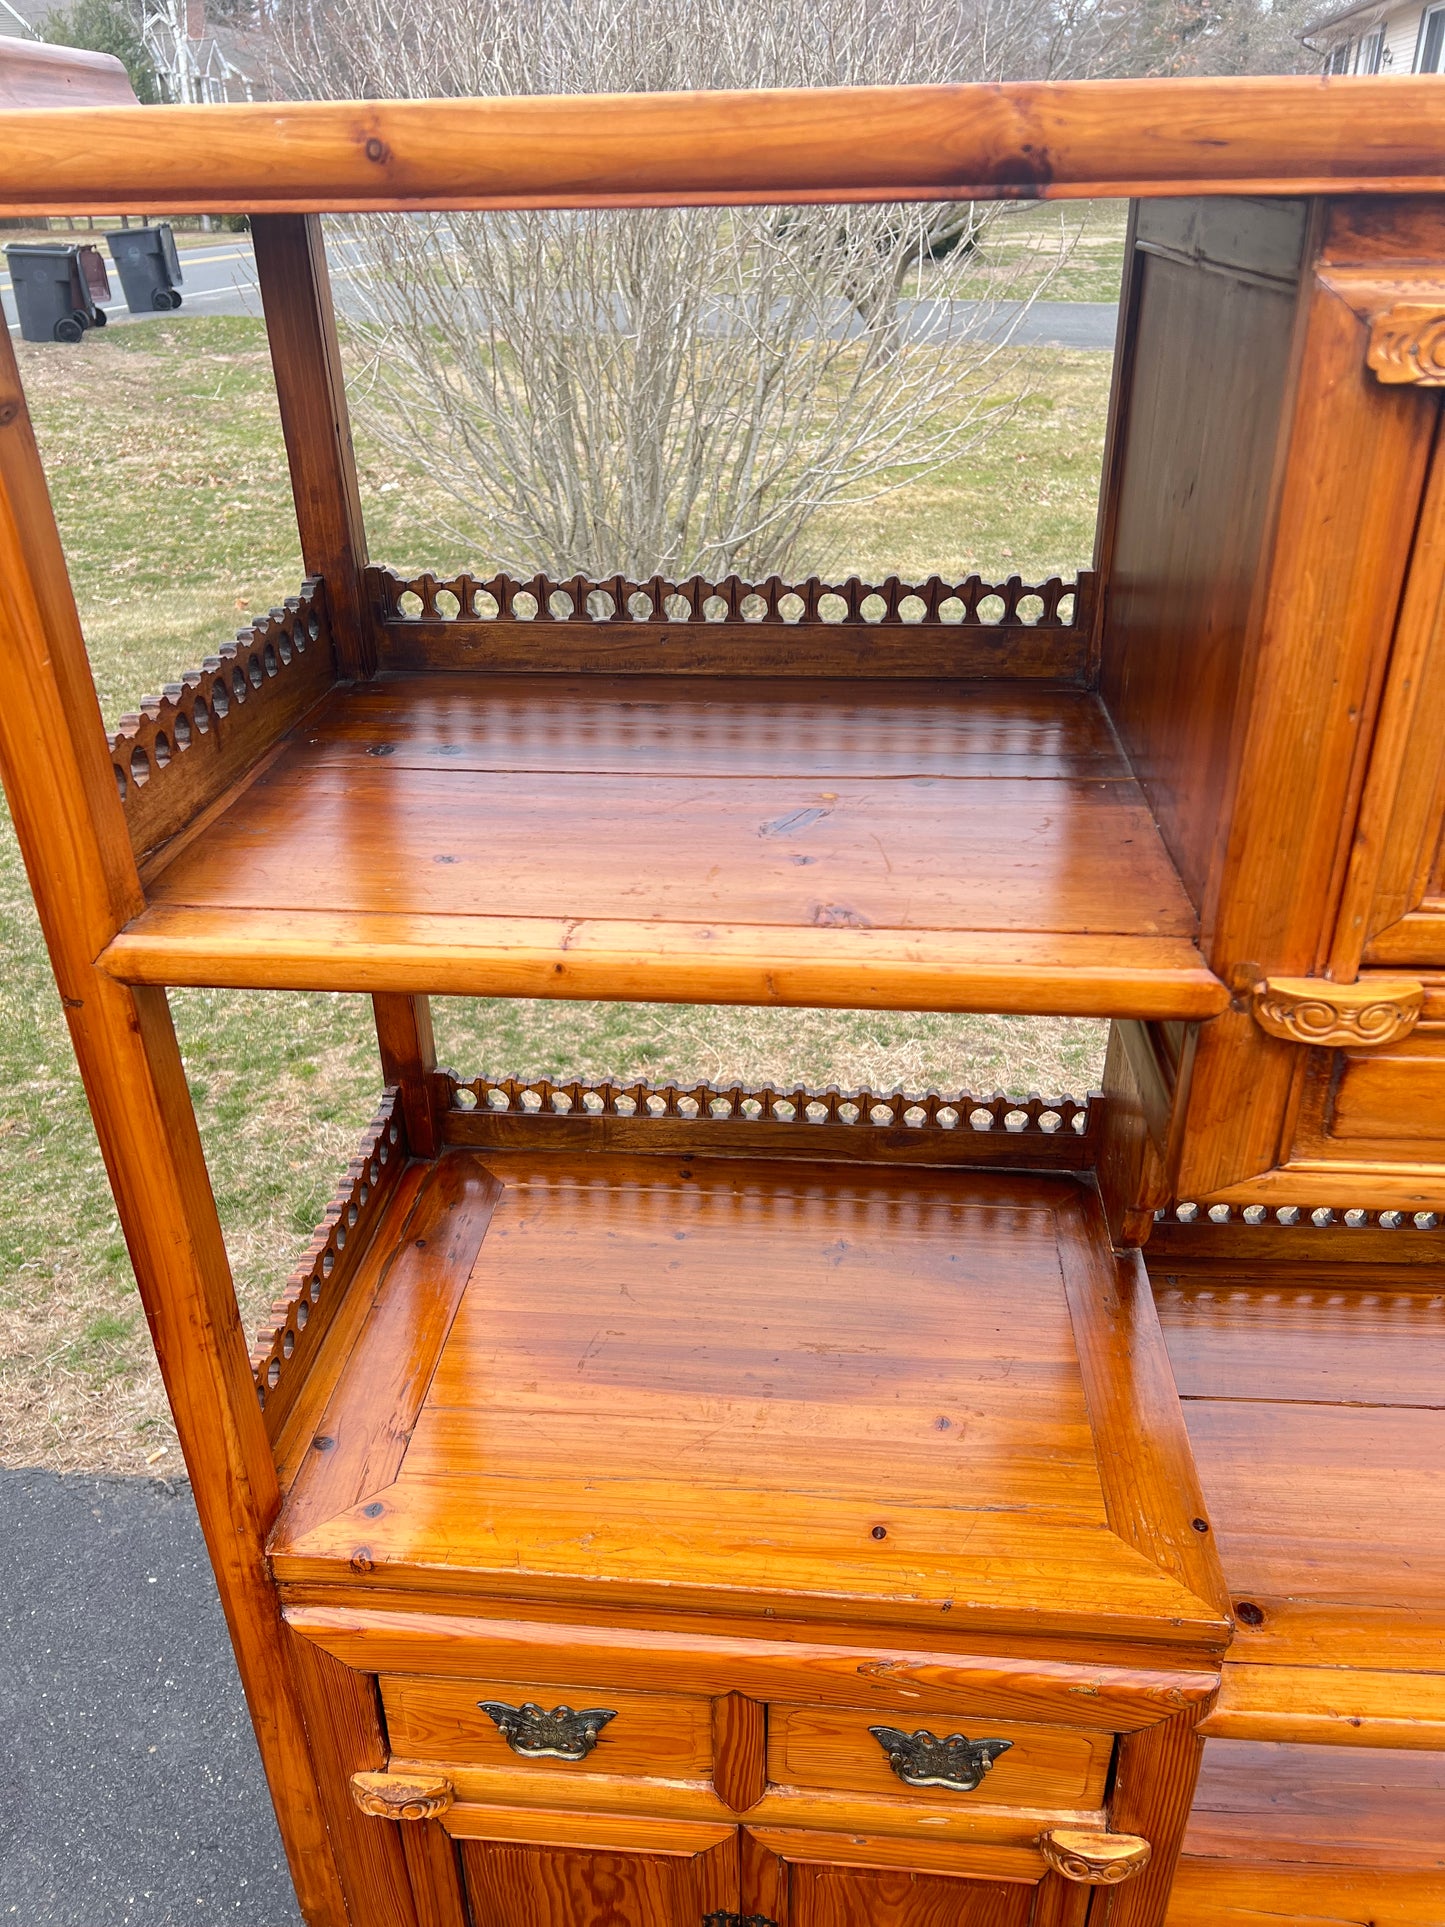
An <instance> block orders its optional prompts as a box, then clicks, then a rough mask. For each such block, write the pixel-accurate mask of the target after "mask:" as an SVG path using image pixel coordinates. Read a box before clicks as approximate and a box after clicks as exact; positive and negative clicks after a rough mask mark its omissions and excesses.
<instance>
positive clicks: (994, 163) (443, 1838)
mask: <svg viewBox="0 0 1445 1927" xmlns="http://www.w3.org/2000/svg"><path fill="white" fill-rule="evenodd" d="M0 78H3V79H4V81H5V86H6V90H7V91H6V92H5V94H4V98H5V99H6V100H7V101H8V100H10V99H13V98H16V97H17V96H20V97H22V98H23V102H24V103H28V105H29V106H30V108H31V111H28V112H19V113H14V112H7V113H6V114H3V115H0V210H3V211H5V212H48V211H52V210H59V209H62V208H65V207H76V206H78V207H82V208H83V207H86V206H90V205H95V204H99V203H101V202H104V203H105V204H106V205H124V206H126V207H134V208H137V209H141V208H146V207H153V206H164V207H166V208H168V209H183V208H187V207H191V206H194V207H197V208H203V209H206V210H209V211H215V210H217V209H221V210H227V209H234V210H237V211H243V212H246V213H249V214H250V215H251V216H252V233H253V237H254V243H255V252H256V263H257V270H258V277H259V282H260V288H261V294H262V299H263V303H264V308H265V314H266V321H267V326H268V330H269V335H270V342H271V349H272V356H273V362H274V367H275V373H276V381H277V390H278V395H279V399H280V406H281V418H282V424H283V428H284V431H285V438H286V447H287V454H288V458H289V462H290V470H291V479H292V483H293V487H294V493H295V500H296V510H297V519H298V525H299V529H300V535H301V547H302V554H303V558H304V565H305V570H306V579H305V580H304V582H302V583H301V584H299V585H298V592H297V594H296V596H295V597H294V598H292V599H291V600H289V601H288V602H287V603H286V605H285V606H284V607H283V608H280V609H277V610H275V611H272V612H271V613H270V614H269V615H266V616H264V617H262V618H261V619H259V620H257V621H256V622H255V623H253V624H252V626H251V627H249V628H248V629H246V630H245V631H243V632H242V633H241V634H240V635H239V636H238V637H237V638H236V640H235V641H234V642H232V643H229V644H227V645H226V646H225V647H224V648H222V649H221V650H219V651H218V653H217V654H216V655H215V656H214V657H212V658H210V659H208V660H207V661H206V662H205V663H204V664H202V665H201V666H200V667H199V668H198V669H196V670H195V671H193V672H192V673H190V674H188V675H185V676H184V677H182V679H181V680H180V681H178V682H177V683H175V684H172V685H170V686H168V687H167V688H166V689H165V691H164V692H163V693H162V694H160V695H159V696H158V697H156V698H155V699H154V700H153V701H150V702H147V703H145V704H143V705H142V706H141V709H140V711H139V712H138V713H137V714H136V715H134V716H132V717H128V718H126V719H125V720H124V721H123V722H122V724H121V726H120V728H119V729H118V731H117V732H116V734H115V735H114V736H113V737H110V738H107V736H106V735H105V733H104V730H103V728H102V724H101V719H100V715H99V711H98V707H97V704H96V700H95V694H94V689H93V686H92V683H91V680H90V676H89V672H88V665H87V663H86V659H85V652H84V646H83V642H82V638H81V633H80V625H79V621H78V618H77V615H76V611H75V606H74V603H73V600H72V598H71V594H70V589H69V585H68V580H67V576H66V571H65V564H64V558H63V555H62V553H61V549H60V545H59V540H58V536H57V532H56V527H55V522H54V518H53V515H52V513H51V509H50V504H49V500H48V496H47V493H46V487H45V481H44V477H43V475H42V472H41V467H40V463H39V458H38V454H37V450H36V446H35V442H34V438H33V435H32V433H31V429H30V424H29V418H28V415H27V413H26V408H25V401H24V397H23V394H22V391H21V388H20V383H19V378H18V373H17V369H16V366H15V361H14V356H13V353H12V351H11V349H10V347H9V345H8V337H7V338H6V341H5V344H4V345H0V674H3V695H4V700H3V702H0V766H3V770H4V775H5V781H6V788H7V792H8V794H9V797H10V801H11V805H12V808H13V811H14V815H15V821H16V826H17V830H18V832H19V836H20V840H21V844H22V847H23V849H24V853H25V858H26V862H27V864H28V866H29V872H30V876H31V880H32V883H33V886H34V890H35V895H36V901H37V904H38V906H39V910H40V915H41V918H42V921H43V924H44V927H45V932H46V936H47V940H48V942H49V945H50V949H51V954H52V957H53V959H54V964H55V971H56V978H57V982H58V986H59V990H60V994H61V996H62V998H63V1000H64V1005H65V1009H66V1014H67V1017H68V1019H69V1022H70V1026H71V1031H72V1034H73V1037H74V1040H75V1045H76V1051H77V1055H78V1058H79V1061H80V1066H81V1070H82V1073H83V1075H84V1078H85V1081H86V1087H87V1091H88V1094H89V1097H90V1101H91V1105H92V1110H93V1112H94V1116H95V1121H96V1127H97V1130H98V1132H99V1135H100V1141H101V1144H102V1148H103V1150H104V1152H105V1156H106V1160H107V1164H108V1167H109V1170H110V1174H111V1179H112V1183H113V1185H114V1189H115V1194H116V1199H117V1204H118V1207H119V1210H120V1214H121V1218H122V1221H123V1224H124V1227H125V1231H126V1236H127V1239H128V1241H129V1246H130V1250H131V1254H132V1258H133V1261H134V1264H135V1270H136V1275H137V1278H138V1281H139V1284H140V1289H141V1292H142V1296H143V1298H144V1301H145V1306H146V1311H147V1315H148V1317H149V1320H150V1323H151V1328H152V1331H153V1334H154V1337H155V1342H156V1348H157V1352H158V1355H159V1357H160V1361H161V1366H162V1370H163V1372H164V1375H165V1380H166V1385H167V1389H168V1392H169V1395H170V1398H171V1402H172V1406H173V1408H174V1411H175V1414H176V1421H177V1425H178V1429H179V1432H180V1436H181V1441H182V1444H183V1447H184V1449H185V1453H186V1460H187V1466H188V1468H189V1471H190V1474H191V1478H192V1481H193V1484H194V1489H195V1493H196V1499H197V1503H198V1506H199V1509H200V1514H201V1519H202V1524H203V1526H204V1529H205V1532H206V1536H207V1541H208V1545H209V1547H210V1550H211V1555H212V1559H213V1563H214V1566H215V1571H216V1578H217V1583H218V1586H219V1589H220V1593H221V1598H222V1601H223V1604H224V1606H225V1609H226V1613H227V1618H228V1622H229V1624H230V1628H231V1632H232V1636H233V1639H234V1643H235V1648H236V1654H237V1659H238V1662H239V1665H240V1668H241V1674H242V1678H243V1680H244V1682H245V1686H246V1691H247V1695H248V1699H249V1702H250V1706H251V1709H252V1713H253V1716H254V1719H255V1723H256V1730H257V1734H258V1738H259V1740H260V1744H261V1751H262V1756H263V1759H264V1762H265V1766H266V1771H267V1774H268V1776H269V1780H270V1785H271V1789H272V1792H273V1795H274V1798H275V1803H276V1810H277V1814H278V1818H279V1820H280V1824H281V1829H282V1833H283V1837H284V1839H285V1842H286V1848H287V1853H288V1856H289V1859H290V1864H291V1867H292V1871H293V1874H294V1877H295V1880H296V1885H297V1891H298V1894H299V1895H300V1899H301V1905H302V1909H303V1912H304V1914H305V1916H306V1918H307V1920H308V1922H309V1923H311V1927H865V1923H866V1927H1105V1923H1107V1927H1163V1923H1165V1922H1166V1921H1167V1922H1168V1923H1170V1927H1204V1924H1205V1923H1209V1927H1214V1924H1215V1923H1235V1924H1236V1927H1249V1924H1250V1923H1253V1927H1259V1923H1261V1922H1263V1921H1265V1920H1268V1921H1272V1922H1276V1923H1277V1922H1280V1921H1284V1920H1288V1921H1299V1922H1357V1923H1362V1922H1366V1921H1368V1922H1377V1923H1383V1922H1390V1923H1394V1927H1404V1923H1409V1924H1410V1927H1428V1923H1436V1924H1437V1927H1438V1923H1440V1922H1442V1921H1445V1662H1442V1653H1445V1643H1442V1642H1445V1558H1442V1554H1441V1551H1440V1548H1441V1545H1442V1544H1445V1478H1442V1470H1441V1468H1442V1467H1445V1431H1442V1426H1441V1412H1442V1407H1441V1398H1440V1390H1439V1388H1440V1385H1441V1383H1442V1382H1445V1369H1442V1368H1445V1263H1442V1253H1445V1102H1442V1100H1445V937H1442V934H1441V933H1442V931H1445V728H1442V723H1445V693H1442V691H1445V685H1442V677H1445V655H1442V650H1445V643H1442V642H1441V641H1440V631H1441V610H1442V607H1445V594H1442V592H1445V465H1442V464H1445V457H1442V455H1441V452H1440V449H1439V446H1438V439H1439V413H1440V391H1441V388H1442V386H1445V348H1442V346H1441V343H1442V341H1445V160H1442V150H1441V147H1440V142H1439V127H1440V125H1441V116H1442V114H1445V82H1442V81H1439V80H1434V79H1431V80H1422V81H1408V80H1400V81H1395V80H1390V81H1385V82H1373V81H1359V82H1346V83H1329V84H1324V83H1314V82H1279V83H1276V82H1236V81H1229V82H1220V83H1199V84H1195V83H1189V82H1170V83H1165V84H1161V85H1159V86H1153V85H1148V86H1145V85H1139V86H1132V87H1124V88H1122V89H1121V88H1120V87H1117V86H1113V85H1103V84H1100V85H1090V86H1074V87H1052V88H1037V87H1027V86H1019V87H1015V88H1004V89H991V90H982V89H980V90H973V89H967V88H964V89H948V88H939V89H931V88H914V89H910V88H898V89H885V90H876V91H873V92H865V93H861V94H859V95H857V96H856V97H851V96H850V97H849V99H848V102H847V107H846V111H842V109H841V107H840V103H839V102H838V101H837V100H836V99H835V98H834V97H832V96H829V95H827V94H822V93H819V94H810V95H787V94H773V95H759V96H747V95H739V96H705V95H697V96H689V97H686V98H679V99H667V98H660V97H658V98H652V99H633V100H623V101H596V102H591V103H584V102H576V101H571V102H566V103H552V102H548V101H513V102H451V103H432V104H429V105H427V106H424V107H420V108H418V107H417V106H415V105H414V104H410V105H409V104H405V103H387V102H372V103H367V104H366V105H365V106H353V105H345V104H342V105H332V106H319V107H318V106H312V107H254V108H216V109H204V110H194V111H193V110H187V109H180V108H172V109H164V110H147V109H142V108H138V107H134V106H129V105H125V104H124V103H123V99H122V93H123V90H122V88H121V84H120V83H119V82H118V81H117V80H116V77H115V70H114V69H113V67H112V68H108V67H107V66H106V65H105V63H104V62H97V60H96V59H95V58H94V57H70V56H67V55H65V54H62V53H59V52H55V51H42V52H39V53H37V52H35V51H33V50H31V51H29V52H27V55H26V62H25V66H24V70H23V72H22V71H21V69H20V67H18V66H16V65H15V64H14V63H11V66H10V68H9V69H8V70H7V69H6V68H5V65H4V62H3V61H0ZM85 101H88V102H89V103H90V104H89V105H80V104H76V103H78V102H85ZM1019 192H1048V193H1054V194H1079V195H1082V194H1089V193H1096V194H1104V193H1106V194H1111V195H1119V194H1127V195H1130V196H1132V197H1133V202H1134V211H1133V215H1132V219H1131V223H1130V230H1129V240H1128V261H1127V269H1126V276H1125V292H1124V301H1123V306H1122V311H1121V324H1120V335H1119V347H1118V356H1117V362H1116V370H1115V380H1114V393H1113V400H1112V407H1111V419H1110V430H1109V438H1108V448H1107V454H1106V463H1105V482H1104V491H1103V501H1102V508H1101V514H1100V522H1099V535H1098V544H1097V551H1096V556H1095V560H1094V567H1093V568H1092V569H1091V570H1088V571H1085V572H1082V573H1081V574H1079V575H1078V576H1077V578H1075V579H1072V580H1068V581H1065V580H1061V579H1052V580H1049V581H1047V582H1041V583H1029V582H1024V581H1021V580H1019V579H1018V578H1016V577H1014V578H1006V579H1002V578H995V579H989V578H987V577H972V578H969V579H968V580H967V581H964V582H942V581H938V580H931V581H928V582H915V583H911V582H903V581H898V580H891V579H890V580H888V581H885V582H881V583H877V584H868V583H860V582H857V581H855V580H852V579H847V580H842V581H835V582H827V583H825V582H816V581H810V582H806V583H800V584H788V583H783V582H779V581H769V582H764V583H747V582H739V581H736V580H728V581H725V582H705V581H701V580H696V579H693V580H689V581H684V582H674V581H664V580H661V579H654V580H651V581H643V582H634V581H629V580H626V579H623V578H621V577H617V578H612V579H609V580H606V581H597V582H593V581H583V580H557V579H553V578H550V577H546V576H541V577H538V578H536V579H535V580H533V581H529V582H520V581H514V580H512V579H511V578H508V577H495V578H488V579H482V578H479V577H472V576H462V577H458V578H454V579H451V580H441V579H438V578H437V577H436V576H435V575H432V574H421V575H416V576H410V577H404V576H399V575H397V574H394V573H393V572H391V571H390V570H387V569H384V568H381V567H376V566H373V565H372V563H371V561H370V559H369V556H368V553H367V548H366V540H365V532H364V528H363V523H362V517H361V512H360V506H359V501H358V495H357V487H356V477H355V471H354V465H353V460H352V454H351V446H350V437H349V431H348V427H347V412H346V398H345V392H344V386H343V382H342V378H341V360H340V351H339V347H338V341H337V334H336V326H335V321H334V317H333V312H332V303H331V296H330V291H329V286H328V280H327V271H326V260H325V252H324V248H323V244H322V232H321V226H320V214H321V212H323V211H325V210H328V209H365V208H380V207H403V206H404V207H416V208H426V207H432V208H447V207H466V206H494V207H507V206H528V205H539V204H540V205H564V206H565V205H602V206H606V205H634V204H639V203H640V204H644V205H646V204H651V203H657V204H669V203H686V202H689V201H694V202H695V201H721V202H727V201H730V200H731V201H739V200H745V199H749V198H759V197H764V198H773V199H777V200H779V201H784V202H785V201H788V200H790V199H793V200H797V199H813V200H818V199H822V200H827V199H837V200H846V199H857V198H874V199H889V198H894V199H897V198H915V199H916V198H924V199H937V198H941V197H945V196H969V197H973V198H980V197H988V196H989V195H997V194H1015V193H1019ZM186 984H197V985H220V986H235V987H239V988H251V987H273V988H274V987H281V988H290V989H295V990H317V989H344V990H351V991H365V992H369V993H371V995H372V996H373V999H374V1004H375V1012H376V1024H377V1033H378V1039H379V1045H380V1055H381V1065H382V1078H381V1081H382V1084H383V1086H384V1093H383V1097H382V1101H381V1106H380V1109H379V1111H378V1112H377V1115H376V1118H375V1121H374V1123H373V1125H372V1126H371V1128H370V1130H369V1131H368V1133H367V1135H366V1137H365V1139H364V1141H363V1142H362V1144H361V1145H360V1147H359V1148H358V1152H357V1156H356V1158H355V1160H354V1161H353V1163H352V1165H351V1167H350V1168H349V1170H348V1171H347V1172H346V1174H345V1176H344V1179H343V1181H342V1184H341V1187H340V1189H339V1190H338V1192H337V1194H336V1198H335V1201H334V1203H333V1204H332V1206H331V1208H330V1209H329V1210H328V1212H327V1214H326V1217H325V1219H324V1221H323V1223H322V1224H321V1226H320V1227H319V1228H318V1231H317V1233H316V1236H315V1239H314V1240H313V1242H312V1245H311V1247H310V1249H309V1251H308V1253H307V1254H306V1257H305V1259H304V1260H303V1262H302V1264H301V1265H300V1266H299V1267H298V1269H297V1271H296V1272H295V1274H294V1275H293V1277H292V1278H291V1279H290V1280H289V1281H288V1282H287V1284H286V1286H285V1288H284V1290H283V1291H282V1292H281V1294H280V1295H279V1296H278V1298H277V1300H276V1303H275V1306H274V1308H273V1311H272V1314H271V1317H270V1319H269V1321H268V1325H267V1329H266V1330H265V1331H264V1332H262V1333H260V1334H258V1335H256V1337H255V1339H254V1341H253V1342H252V1343H250V1344H249V1345H248V1340H247V1337H246V1335H245V1334H244V1333H243V1331H242V1329H241V1325H240V1321H239V1318H238V1315H237V1311H236V1304H235V1298H234V1294H233V1291H232V1288H231V1280H230V1273H229V1269H228V1265H227V1261H226V1255H225V1250H224V1246H223V1243H222V1239H221V1233H220V1227H219V1224H218V1221H217V1217H216V1212H215V1206H214V1202H213V1199H212V1194H211V1189H210V1185H209V1180H208V1177H207V1174H206V1170H205V1166H204V1163H203V1160H202V1157H201V1151H200V1144H199V1139H198V1137H197V1133H196V1127H195V1119H194V1115H193V1112H192V1109H191V1105H190V1101H189V1096H188V1093H187V1090H186V1085H185V1078H184V1073H183V1069H182V1065H181V1061H180V1057H179V1054H178V1051H177V1048H176V1042H175V1037H174V1033H173V1031H172V1028H171V1022H170V1014H169V1009H168V1005H167V1001H166V995H167V991H168V989H169V988H170V987H171V986H173V985H186ZM429 993H445V994H481V993H485V994H491V995H495V994H507V995H516V996H529V997H536V996H547V997H604V998H645V999H687V1000H702V1001H714V1002H732V1003H742V1004H747V1003H765V1002H767V1003H782V1004H794V1005H815V1006H834V1007H893V1008H904V1009H908V1008H917V1009H933V1010H956V1011H963V1010H995V1011H1013V1012H1044V1013H1047V1012H1052V1013H1075V1014H1086V1015H1088V1014H1092V1015H1097V1016H1105V1017H1108V1018H1110V1019H1112V1020H1113V1027H1112V1031H1111V1039H1110V1045H1109V1052H1108V1060H1107V1066H1106V1072H1105V1077H1104V1090H1103V1091H1102V1093H1096V1094H1094V1095H1093V1096H1091V1097H1090V1098H1088V1099H1087V1100H1086V1101H1085V1100H1079V1101H1076V1100H1074V1099H1070V1098H1062V1097H1061V1098H1058V1099H1047V1098H1039V1097H1030V1098H1028V1099H1026V1100H1024V1099H1011V1098H1004V1097H990V1096H976V1095H970V1094H968V1093H939V1092H936V1091H927V1092H919V1093H916V1094H908V1093H898V1092H890V1091H881V1092H879V1091H841V1090H826V1091H809V1090H782V1089H775V1088H771V1087H765V1088H760V1089H742V1088H723V1087H714V1086H711V1085H702V1086H698V1087H693V1088H687V1089H683V1088H680V1087H672V1086H668V1087H661V1088H654V1087H652V1086H649V1085H647V1084H643V1083H632V1084H623V1083H620V1082H608V1081H605V1080H603V1081H598V1082H592V1083H587V1082H580V1081H574V1082H568V1083H562V1084H552V1083H534V1084H527V1083H524V1082H519V1081H517V1080H516V1079H512V1078H508V1077H506V1076H505V1075H498V1074H496V1073H498V1072H500V1071H502V1070H504V1069H505V1067H498V1066H481V1067H475V1066H473V1067H463V1069H461V1070H459V1071H453V1070H450V1069H447V1068H445V1067H444V1066H441V1065H439V1064H438V1063H437V1060H436V1051H435V1046H434V1043H433V1039H432V1031H431V1018H430V1011H429V1005H428V1002H427V998H428V994H429ZM478 1072H480V1073H485V1074H478Z"/></svg>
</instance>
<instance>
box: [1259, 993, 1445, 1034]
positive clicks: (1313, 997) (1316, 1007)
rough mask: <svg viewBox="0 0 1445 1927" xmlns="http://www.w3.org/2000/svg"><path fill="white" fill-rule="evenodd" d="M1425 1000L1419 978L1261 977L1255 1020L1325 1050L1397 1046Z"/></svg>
mask: <svg viewBox="0 0 1445 1927" xmlns="http://www.w3.org/2000/svg"><path fill="white" fill-rule="evenodd" d="M1424 1001H1425V987H1424V985H1423V984H1422V983H1421V982H1420V980H1419V978H1418V977H1365V978H1362V979H1361V980H1360V981H1359V982H1358V983H1353V984H1332V983H1330V982H1329V981H1328V980H1327V979H1326V978H1323V977H1263V978H1261V979H1259V980H1258V981H1257V982H1256V984H1255V986H1254V990H1253V1008H1254V1015H1255V1021H1256V1022H1257V1023H1258V1024H1259V1026H1260V1028H1261V1029H1262V1030H1267V1031H1268V1032H1269V1034H1270V1036H1271V1037H1282V1038H1283V1039H1284V1040H1285V1041H1286V1042H1287V1043H1291V1044H1312V1045H1315V1046H1318V1047H1320V1048H1322V1049H1326V1050H1333V1049H1347V1050H1369V1049H1373V1048H1376V1047H1378V1046H1379V1045H1382V1044H1393V1043H1394V1042H1395V1041H1396V1040H1397V1039H1398V1038H1401V1037H1404V1036H1405V1035H1406V1033H1407V1032H1409V1031H1412V1030H1413V1029H1414V1028H1415V1025H1416V1024H1417V1023H1418V1022H1419V1018H1420V1011H1421V1008H1422V1006H1423V1004H1424Z"/></svg>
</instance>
